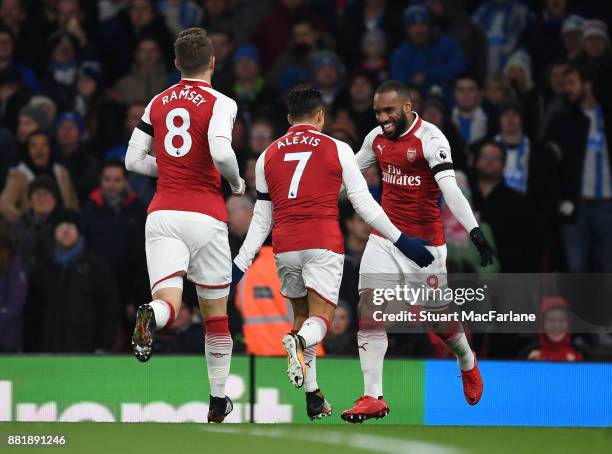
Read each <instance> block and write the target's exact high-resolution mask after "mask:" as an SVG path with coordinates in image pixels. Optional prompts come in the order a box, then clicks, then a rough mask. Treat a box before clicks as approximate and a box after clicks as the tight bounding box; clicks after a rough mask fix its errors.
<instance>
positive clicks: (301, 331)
mask: <svg viewBox="0 0 612 454" xmlns="http://www.w3.org/2000/svg"><path fill="white" fill-rule="evenodd" d="M287 105H288V109H289V115H288V120H289V123H290V124H291V127H290V128H289V130H288V131H287V134H285V135H284V136H282V137H281V138H279V139H277V140H275V141H274V142H272V144H270V146H269V147H268V148H267V149H266V150H265V151H264V152H263V153H262V154H261V155H260V156H259V158H258V160H257V164H256V167H255V174H256V187H257V199H258V200H257V202H256V204H255V209H254V212H253V219H252V221H251V225H250V226H249V231H248V234H247V236H246V239H245V241H244V244H243V245H242V247H241V249H240V252H239V254H238V256H237V257H236V259H235V260H234V267H233V272H232V284H236V283H237V282H238V281H239V280H240V278H241V277H242V274H243V273H244V272H245V271H246V270H247V268H248V267H249V265H250V264H251V262H252V261H253V258H254V257H255V255H256V254H257V252H258V251H259V249H260V247H261V245H262V244H263V242H264V241H265V239H266V238H267V236H268V235H269V234H270V231H272V247H273V249H274V254H275V259H276V265H277V268H278V274H279V278H280V281H281V293H282V294H283V295H284V296H285V297H286V298H288V299H290V300H291V302H292V306H293V312H294V326H293V328H294V331H293V332H292V333H289V334H287V335H285V336H284V337H283V339H282V341H283V345H284V346H285V349H286V351H287V356H288V362H289V368H288V370H287V374H288V376H289V380H290V382H291V383H292V384H293V385H294V386H295V387H297V388H300V387H302V386H304V388H305V390H306V402H307V412H308V416H310V418H312V419H314V418H320V417H322V416H326V415H329V414H331V406H330V405H329V404H328V403H327V401H326V400H325V397H324V396H323V394H322V393H321V391H320V389H319V386H318V385H317V378H316V372H315V371H316V368H315V351H316V350H315V349H316V345H317V344H318V343H319V342H321V341H322V340H323V338H324V337H325V335H326V333H327V332H328V330H329V324H330V321H331V319H332V317H333V315H334V311H335V309H336V305H337V304H338V292H339V289H340V282H341V280H342V271H343V264H344V241H343V237H342V232H341V230H340V225H339V222H338V218H339V214H338V194H339V192H340V188H341V187H342V186H343V185H344V187H345V188H346V192H347V196H348V199H349V201H350V202H351V203H352V205H353V207H354V208H355V210H356V211H357V213H359V215H360V216H361V217H362V218H363V220H364V221H365V222H367V223H368V224H370V225H371V226H372V227H374V228H375V229H377V231H378V232H380V233H379V234H380V235H382V236H383V237H384V238H386V240H387V241H389V244H391V245H392V246H393V247H395V248H396V249H397V250H398V253H399V254H400V255H402V254H403V255H405V256H406V257H410V258H411V260H413V261H414V262H413V263H417V264H418V265H415V266H425V267H426V266H429V264H430V263H431V261H432V260H433V256H431V254H430V253H429V252H428V251H427V249H426V248H425V247H424V246H423V244H424V243H425V241H421V240H419V239H416V238H410V237H408V236H407V235H405V234H403V233H401V232H400V231H399V230H398V229H397V227H395V226H394V225H393V224H392V223H391V221H389V218H388V217H387V215H386V214H385V213H384V211H383V209H382V208H381V207H380V205H378V204H377V203H376V201H375V200H374V199H373V198H372V195H371V194H370V192H369V191H368V187H367V184H366V182H365V179H364V178H363V176H362V175H361V172H360V171H359V168H358V167H357V162H356V161H355V155H354V153H353V151H352V150H351V148H350V147H349V146H348V145H347V144H346V143H344V142H340V141H339V140H336V139H334V138H332V137H330V136H327V135H325V134H322V133H321V132H320V131H321V130H322V129H323V125H324V122H325V115H324V110H323V101H322V99H321V92H320V91H318V90H316V89H313V88H309V89H296V90H293V91H291V92H290V93H289V94H288V95H287ZM306 364H308V371H307V370H306V367H307V366H306Z"/></svg>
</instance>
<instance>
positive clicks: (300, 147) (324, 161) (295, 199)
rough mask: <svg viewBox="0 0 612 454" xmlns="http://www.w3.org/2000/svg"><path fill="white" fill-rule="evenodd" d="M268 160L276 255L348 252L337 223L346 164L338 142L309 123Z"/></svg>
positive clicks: (275, 147)
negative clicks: (341, 158)
mask: <svg viewBox="0 0 612 454" xmlns="http://www.w3.org/2000/svg"><path fill="white" fill-rule="evenodd" d="M264 153H265V155H264V156H263V158H264V159H263V162H264V173H265V182H266V184H267V190H268V193H269V197H270V200H271V201H272V207H273V213H274V224H273V230H272V242H273V247H274V252H275V253H276V254H278V253H282V252H288V251H299V250H304V249H328V250H331V251H334V252H337V253H339V254H342V253H344V240H343V237H342V232H341V230H340V226H339V224H338V193H339V191H340V187H341V185H342V164H341V162H340V159H339V156H338V145H337V143H336V141H335V140H334V139H332V138H331V137H328V136H326V135H324V134H321V133H319V132H317V131H316V129H315V128H314V127H313V126H310V125H296V126H292V127H291V128H289V131H288V132H287V134H286V135H284V136H283V137H281V138H280V139H278V140H276V141H274V142H272V144H271V145H270V146H269V147H268V148H267V149H266V151H265V152H264Z"/></svg>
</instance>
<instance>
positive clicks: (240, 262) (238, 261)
mask: <svg viewBox="0 0 612 454" xmlns="http://www.w3.org/2000/svg"><path fill="white" fill-rule="evenodd" d="M264 159H265V152H264V153H262V154H261V155H260V156H259V158H258V159H257V164H256V165H255V186H256V189H257V201H256V202H255V208H254V209H253V218H252V219H251V224H250V225H249V231H248V232H247V236H246V238H245V239H244V243H242V247H241V248H240V252H238V255H237V256H236V258H235V259H234V263H233V265H232V287H233V286H235V285H237V284H238V282H240V279H242V276H243V275H244V273H245V271H246V270H247V269H248V267H249V266H251V263H252V262H253V259H254V258H255V256H256V255H257V253H258V252H259V249H261V246H262V245H263V244H264V241H266V238H268V235H270V231H271V230H272V219H273V218H272V201H271V200H270V195H269V194H268V185H267V183H266V176H265V173H264Z"/></svg>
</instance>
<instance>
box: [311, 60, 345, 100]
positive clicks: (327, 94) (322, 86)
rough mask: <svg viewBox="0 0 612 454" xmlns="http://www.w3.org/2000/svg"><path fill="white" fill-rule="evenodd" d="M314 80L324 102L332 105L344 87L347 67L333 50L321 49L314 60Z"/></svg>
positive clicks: (312, 70) (312, 69)
mask: <svg viewBox="0 0 612 454" xmlns="http://www.w3.org/2000/svg"><path fill="white" fill-rule="evenodd" d="M311 72H312V81H313V82H314V86H315V87H316V88H318V89H319V90H321V94H322V99H323V103H324V104H325V105H326V106H327V107H330V106H331V105H332V104H333V103H334V101H335V100H336V98H337V96H338V95H339V94H340V93H341V91H342V89H343V87H344V78H345V76H346V68H345V67H344V65H343V64H342V62H341V61H340V58H339V57H338V55H336V54H335V53H334V52H332V51H331V50H320V51H319V52H317V53H316V54H315V56H314V59H313V62H312V68H311Z"/></svg>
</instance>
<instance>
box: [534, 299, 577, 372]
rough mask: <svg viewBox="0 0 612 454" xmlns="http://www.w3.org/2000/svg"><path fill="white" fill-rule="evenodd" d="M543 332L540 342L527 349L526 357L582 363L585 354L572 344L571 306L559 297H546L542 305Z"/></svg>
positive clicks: (541, 322) (539, 335)
mask: <svg viewBox="0 0 612 454" xmlns="http://www.w3.org/2000/svg"><path fill="white" fill-rule="evenodd" d="M539 312H540V315H539V317H538V319H539V320H540V324H541V329H542V332H540V333H539V334H538V342H537V344H535V345H531V346H529V347H527V348H526V349H525V352H524V356H527V359H530V360H535V361H582V360H583V359H584V354H583V353H582V352H581V351H580V350H579V349H578V348H577V347H576V345H575V344H574V343H573V342H572V334H571V331H570V317H569V306H568V304H567V301H566V300H564V299H563V298H561V297H558V296H546V297H544V298H542V303H541V304H540V311H539Z"/></svg>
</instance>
